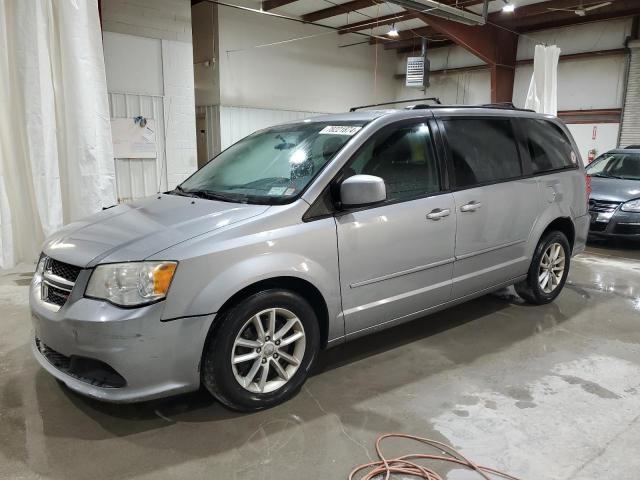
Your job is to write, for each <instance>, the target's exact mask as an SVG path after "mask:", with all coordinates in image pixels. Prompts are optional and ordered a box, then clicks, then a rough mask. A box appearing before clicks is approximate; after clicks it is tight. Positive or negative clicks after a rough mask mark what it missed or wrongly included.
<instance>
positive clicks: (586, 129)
mask: <svg viewBox="0 0 640 480" xmlns="http://www.w3.org/2000/svg"><path fill="white" fill-rule="evenodd" d="M567 127H569V131H570V132H571V135H573V138H574V139H575V141H576V143H577V144H578V149H579V150H580V155H582V160H584V162H585V163H586V162H587V154H588V153H589V150H591V149H592V148H595V149H596V155H600V154H601V153H604V152H606V151H608V150H611V149H612V148H616V146H617V144H618V131H619V130H620V124H619V123H584V124H582V123H580V124H568V125H567ZM594 127H595V128H596V138H595V139H594V138H593V128H594Z"/></svg>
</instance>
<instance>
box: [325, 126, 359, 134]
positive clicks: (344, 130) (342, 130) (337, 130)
mask: <svg viewBox="0 0 640 480" xmlns="http://www.w3.org/2000/svg"><path fill="white" fill-rule="evenodd" d="M361 128H362V127H352V126H348V125H329V126H328V127H324V128H323V129H322V130H320V134H321V135H355V134H356V133H358V132H359V131H360V129H361Z"/></svg>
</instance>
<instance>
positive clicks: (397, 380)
mask: <svg viewBox="0 0 640 480" xmlns="http://www.w3.org/2000/svg"><path fill="white" fill-rule="evenodd" d="M631 247H635V246H633V245H632V246H631ZM635 248H636V250H635V251H629V250H625V249H624V248H620V247H616V248H615V249H614V250H612V252H613V254H614V256H608V255H609V254H610V253H611V251H609V250H608V249H607V248H606V246H603V245H596V246H595V247H593V250H591V251H590V252H588V253H587V254H585V255H582V256H581V257H579V258H577V259H574V263H573V265H572V270H571V274H570V283H569V284H568V285H567V287H566V289H565V290H564V292H563V293H562V295H561V296H560V297H559V298H558V299H557V300H556V302H555V303H553V304H551V305H547V306H544V307H531V306H526V305H523V304H521V302H520V301H519V300H518V299H517V298H515V297H514V296H513V295H512V294H511V293H510V292H509V291H505V292H501V293H500V294H497V295H490V296H485V297H483V298H480V299H478V300H475V301H473V302H471V303H468V304H466V305H462V306H459V307H457V308H454V309H451V310H448V311H446V312H442V313H439V314H436V315H433V316H430V317H426V318H424V319H422V320H419V321H416V322H413V323H410V324H407V325H404V326H401V327H397V328H395V329H392V330H388V331H386V332H383V333H380V334H377V335H374V336H370V337H368V338H363V339H361V340H358V341H356V342H354V343H351V344H349V345H346V346H343V347H338V348H336V349H333V350H330V351H328V352H325V353H324V354H323V355H322V356H321V358H320V364H319V365H318V368H317V369H316V372H315V374H314V375H313V377H312V378H310V379H309V381H308V382H307V384H306V386H305V387H304V389H303V390H302V391H301V392H300V394H299V395H297V396H296V397H295V398H294V399H293V400H292V401H290V402H288V403H287V404H285V405H282V406H280V407H277V408H274V409H271V410H269V411H265V412H261V413H257V414H252V415H239V414H235V413H232V412H229V411H228V410H225V409H224V408H222V407H221V406H220V405H218V404H217V403H216V402H214V401H213V400H211V399H210V398H209V397H208V396H207V395H205V394H203V393H195V394H191V395H185V396H181V397H176V398H171V399H167V400H163V401H157V402H151V403H144V404H137V405H124V406H122V405H120V406H118V405H109V404H101V403H99V402H96V401H91V400H88V399H85V398H82V397H80V396H78V395H75V394H74V393H72V392H70V391H68V390H67V389H66V388H64V387H62V386H61V385H60V384H58V383H57V382H56V381H55V380H54V379H53V378H52V377H50V376H49V375H48V374H47V373H45V372H44V371H43V370H42V369H40V368H39V367H38V365H37V364H36V362H35V361H34V360H33V359H32V358H31V353H30V351H29V348H28V342H29V340H30V324H29V312H28V308H27V301H26V300H27V291H26V290H27V285H28V282H29V278H30V274H29V273H28V269H27V268H25V269H22V270H21V269H18V270H15V271H11V272H3V273H2V276H0V307H2V312H3V316H2V321H1V322H0V478H11V479H14V478H25V479H26V478H29V479H30V478H47V479H49V478H51V479H85V478H87V479H92V480H97V479H103V478H104V479H107V478H108V479H118V478H123V479H125V478H126V479H133V478H135V479H150V478H176V479H177V478H180V479H182V478H189V479H199V478H207V479H213V478H216V479H217V478H224V479H261V480H271V479H273V480H276V479H277V480H287V479H300V478H307V479H316V478H317V479H341V478H346V477H347V475H348V473H349V471H350V470H351V468H352V467H353V466H355V465H356V464H360V463H363V462H367V461H368V460H369V459H370V458H372V457H374V456H375V451H374V448H373V443H374V441H375V438H376V436H377V435H378V434H379V433H381V432H405V433H411V434H416V435H421V436H427V437H430V438H434V439H438V440H441V441H444V442H447V443H450V444H452V445H454V446H455V447H459V448H460V449H461V450H462V451H463V452H464V453H465V454H467V456H469V457H470V458H472V459H474V460H475V461H477V462H478V463H481V464H485V465H489V466H494V467H498V468H501V469H504V470H506V471H509V472H510V473H512V474H514V475H517V476H519V477H521V478H523V479H530V480H540V479H549V480H555V479H558V480H560V479H562V480H569V479H571V480H592V479H594V478H611V479H614V478H615V479H616V480H625V479H629V480H631V479H633V480H636V479H638V478H640V456H638V455H637V452H638V445H639V444H640V422H638V419H639V418H640V261H638V260H633V259H631V258H625V257H635V258H636V259H638V258H639V256H638V247H635ZM594 252H597V253H594ZM409 451H415V448H414V446H413V445H410V446H403V445H401V444H400V443H394V444H392V445H391V448H390V449H389V454H392V455H393V454H400V453H401V452H404V453H408V452H409ZM441 471H443V472H444V473H443V475H446V478H448V479H451V480H462V479H472V478H478V477H477V476H473V475H472V474H467V473H464V472H462V471H460V470H453V471H450V470H446V469H442V470H441Z"/></svg>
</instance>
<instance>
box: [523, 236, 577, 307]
mask: <svg viewBox="0 0 640 480" xmlns="http://www.w3.org/2000/svg"><path fill="white" fill-rule="evenodd" d="M570 263H571V248H570V247H569V241H568V240H567V237H566V236H565V234H564V233H562V232H550V233H548V234H547V235H545V236H544V237H543V238H542V239H541V240H540V243H538V246H537V247H536V250H535V253H534V255H533V259H532V260H531V266H530V267H529V272H528V273H527V278H526V280H523V281H522V282H519V283H517V284H515V285H514V287H515V289H516V292H517V293H518V295H520V296H521V297H522V298H523V299H525V300H526V301H527V302H529V303H533V304H535V305H543V304H545V303H549V302H552V301H553V300H555V298H556V297H557V296H558V295H559V294H560V292H561V291H562V288H563V287H564V284H565V282H566V281H567V275H568V274H569V265H570Z"/></svg>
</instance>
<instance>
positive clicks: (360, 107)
mask: <svg viewBox="0 0 640 480" xmlns="http://www.w3.org/2000/svg"><path fill="white" fill-rule="evenodd" d="M424 101H430V102H434V103H436V104H437V105H440V104H441V103H442V102H440V99H439V98H438V97H427V98H412V99H411V100H396V101H394V102H383V103H372V104H371V105H360V106H358V107H351V108H350V109H349V111H350V112H355V111H356V110H360V109H362V108H371V107H383V106H385V105H396V104H398V103H411V102H424ZM415 107H418V105H416V106H414V108H415ZM419 108H429V107H427V106H426V105H420V106H419Z"/></svg>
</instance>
